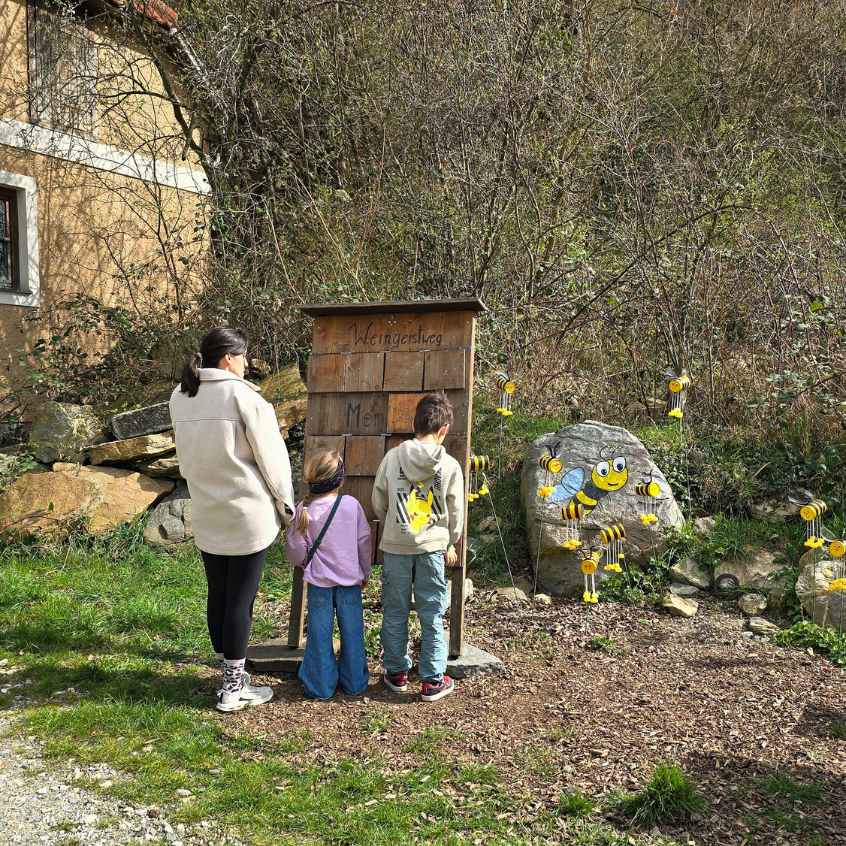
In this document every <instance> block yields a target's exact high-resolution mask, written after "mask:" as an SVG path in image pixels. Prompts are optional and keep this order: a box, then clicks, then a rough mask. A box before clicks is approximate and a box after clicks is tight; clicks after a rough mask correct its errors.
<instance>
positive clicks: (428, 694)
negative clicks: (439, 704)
mask: <svg viewBox="0 0 846 846" xmlns="http://www.w3.org/2000/svg"><path fill="white" fill-rule="evenodd" d="M454 690H455V682H454V681H453V680H452V679H451V678H450V677H449V676H447V675H445V676H444V677H443V678H442V679H441V681H440V682H428V681H424V682H423V687H422V688H421V689H420V698H421V699H422V700H423V701H424V702H435V701H437V700H438V699H443V698H444V697H445V696H449V695H450V693H452V692H453V691H454Z"/></svg>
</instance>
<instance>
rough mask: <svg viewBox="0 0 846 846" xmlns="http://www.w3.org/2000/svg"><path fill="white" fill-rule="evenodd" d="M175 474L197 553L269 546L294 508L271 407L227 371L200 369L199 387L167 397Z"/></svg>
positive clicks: (288, 466)
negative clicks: (184, 489)
mask: <svg viewBox="0 0 846 846" xmlns="http://www.w3.org/2000/svg"><path fill="white" fill-rule="evenodd" d="M170 416H171V419H172V420H173V428H174V432H175V434H176V455H177V457H178V459H179V471H180V473H181V474H182V476H183V478H184V479H185V481H186V482H187V483H188V491H189V493H190V494H191V512H192V513H191V517H192V521H193V528H194V540H195V542H196V544H197V546H198V547H199V548H200V549H201V550H202V551H203V552H211V553H214V554H216V555H250V554H251V553H253V552H258V551H259V550H262V549H265V548H267V547H268V546H270V545H271V544H272V543H273V542H274V540H275V539H276V537H277V536H278V534H279V529H280V526H281V525H282V523H283V522H285V523H287V522H288V520H289V517H290V515H291V514H293V511H294V490H293V487H292V484H291V464H290V461H289V460H288V450H287V448H286V447H285V441H284V440H283V439H282V435H281V433H280V432H279V424H278V422H277V420H276V414H275V412H274V410H273V406H272V405H270V403H268V402H267V401H266V400H264V399H263V398H262V397H261V395H260V393H259V389H258V388H257V387H256V386H255V385H253V384H251V383H250V382H247V381H246V380H244V379H241V378H240V377H238V376H236V375H235V374H234V373H230V372H229V371H227V370H219V369H217V368H214V367H204V368H201V369H200V389H199V391H198V392H197V395H196V396H194V397H189V396H188V394H183V393H182V390H181V389H180V387H179V386H178V385H177V387H176V388H175V389H174V391H173V394H172V395H171V398H170Z"/></svg>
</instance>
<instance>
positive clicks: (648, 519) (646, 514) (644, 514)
mask: <svg viewBox="0 0 846 846" xmlns="http://www.w3.org/2000/svg"><path fill="white" fill-rule="evenodd" d="M635 493H636V494H637V496H638V503H639V505H640V522H641V523H643V525H644V526H646V527H647V528H648V527H649V526H654V525H655V524H656V523H657V522H658V515H657V514H656V513H655V512H656V510H657V508H656V500H657V498H658V497H659V496H660V495H661V486H660V485H659V484H658V482H656V481H655V479H653V478H652V477H651V476H650V477H649V478H648V479H644V480H643V481H641V482H638V483H637V484H636V485H635Z"/></svg>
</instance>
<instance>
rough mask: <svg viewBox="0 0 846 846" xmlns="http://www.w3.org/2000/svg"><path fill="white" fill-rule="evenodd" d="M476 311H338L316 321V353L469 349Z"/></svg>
mask: <svg viewBox="0 0 846 846" xmlns="http://www.w3.org/2000/svg"><path fill="white" fill-rule="evenodd" d="M473 314H474V312H472V311H454V312H432V313H431V314H390V313H386V314H372V315H364V316H355V315H334V316H327V317H318V318H317V319H316V320H315V324H314V336H313V340H312V351H313V352H314V353H347V352H384V351H387V350H396V351H400V352H415V351H418V350H439V349H447V350H450V349H451V350H458V349H469V348H470V343H471V331H472V330H471V328H470V327H471V324H472V322H473V321H472V317H473Z"/></svg>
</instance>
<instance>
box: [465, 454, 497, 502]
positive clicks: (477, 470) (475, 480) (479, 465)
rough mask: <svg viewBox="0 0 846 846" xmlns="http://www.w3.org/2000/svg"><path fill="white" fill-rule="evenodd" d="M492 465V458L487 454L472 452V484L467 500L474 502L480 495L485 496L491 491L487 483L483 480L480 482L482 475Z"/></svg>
mask: <svg viewBox="0 0 846 846" xmlns="http://www.w3.org/2000/svg"><path fill="white" fill-rule="evenodd" d="M490 465H491V462H490V459H489V458H488V456H487V455H474V454H472V453H471V454H470V485H469V491H468V493H467V502H469V503H473V502H475V501H476V500H477V499H479V497H481V496H485V494H487V493H489V492H490V491H489V489H488V486H487V483H486V482H485V481H482V483H481V485H480V484H479V479H480V476H482V475H483V474H484V472H485V470H487V469H488V468H489V467H490Z"/></svg>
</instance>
